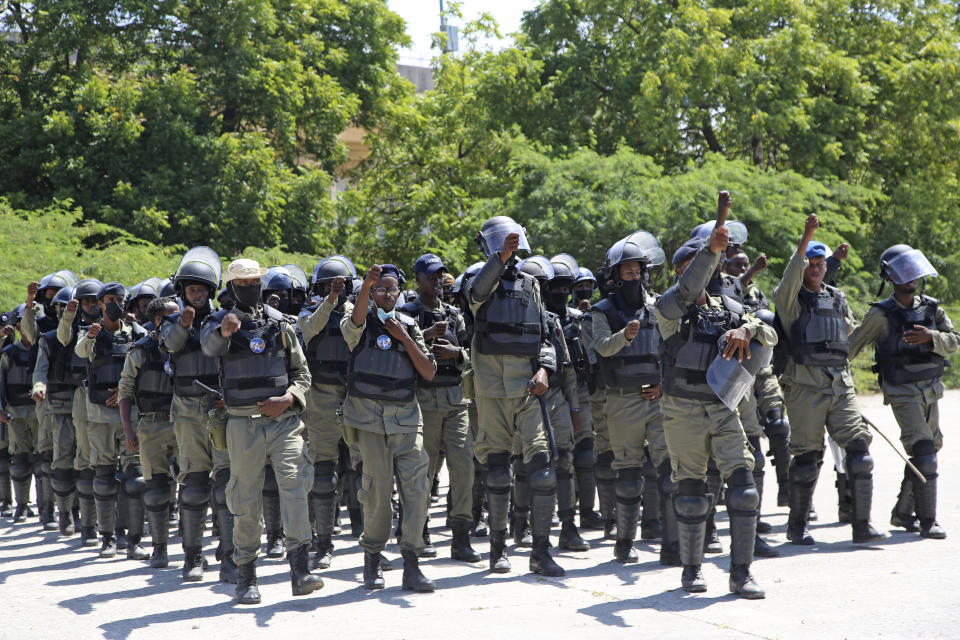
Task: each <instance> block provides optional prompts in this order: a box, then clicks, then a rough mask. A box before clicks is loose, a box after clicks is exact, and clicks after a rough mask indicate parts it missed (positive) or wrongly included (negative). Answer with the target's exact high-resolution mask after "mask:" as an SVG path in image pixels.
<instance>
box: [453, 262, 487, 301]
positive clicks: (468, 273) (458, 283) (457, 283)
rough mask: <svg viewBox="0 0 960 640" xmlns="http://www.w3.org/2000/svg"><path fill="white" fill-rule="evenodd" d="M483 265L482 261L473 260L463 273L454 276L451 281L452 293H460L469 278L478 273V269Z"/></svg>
mask: <svg viewBox="0 0 960 640" xmlns="http://www.w3.org/2000/svg"><path fill="white" fill-rule="evenodd" d="M483 265H484V263H483V262H474V263H473V264H472V265H470V266H469V267H467V268H466V269H465V270H464V272H463V273H461V274H460V275H458V276H457V277H456V279H455V280H454V281H453V293H454V295H457V294H458V293H461V292H462V291H463V290H464V289H465V288H466V286H467V283H468V282H469V281H470V278H472V277H473V276H475V275H477V274H478V273H480V269H483Z"/></svg>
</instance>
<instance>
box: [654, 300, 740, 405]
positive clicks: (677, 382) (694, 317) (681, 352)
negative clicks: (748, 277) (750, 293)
mask: <svg viewBox="0 0 960 640" xmlns="http://www.w3.org/2000/svg"><path fill="white" fill-rule="evenodd" d="M721 300H722V301H723V307H722V308H720V309H714V308H711V309H703V308H701V307H700V306H698V305H696V304H693V305H690V308H689V309H688V310H687V314H686V315H685V316H684V317H683V320H682V321H681V324H680V330H679V331H678V332H677V333H675V334H674V335H672V336H670V337H669V338H668V339H667V340H666V341H665V342H664V350H663V356H664V358H663V360H664V362H663V365H664V367H663V390H664V392H665V393H668V394H670V395H672V396H677V397H678V398H689V399H692V400H709V401H717V394H715V393H714V392H713V389H711V388H710V385H708V384H707V369H708V368H709V367H710V363H712V362H713V359H714V358H716V357H717V353H718V352H719V346H718V344H717V341H718V340H719V338H720V336H722V335H723V334H724V333H726V332H727V331H729V330H730V329H736V328H737V327H739V326H740V324H741V322H742V316H743V313H744V308H743V305H741V304H740V303H739V302H737V301H735V300H733V299H731V298H728V297H726V296H721Z"/></svg>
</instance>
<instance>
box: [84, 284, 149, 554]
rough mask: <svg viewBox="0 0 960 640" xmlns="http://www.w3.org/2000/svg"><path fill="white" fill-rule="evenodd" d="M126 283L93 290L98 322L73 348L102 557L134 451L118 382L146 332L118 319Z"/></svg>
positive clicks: (115, 531)
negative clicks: (82, 363) (83, 395)
mask: <svg viewBox="0 0 960 640" xmlns="http://www.w3.org/2000/svg"><path fill="white" fill-rule="evenodd" d="M126 294H127V292H126V289H125V288H124V286H123V285H122V284H120V283H119V282H108V283H106V284H104V285H103V286H102V287H101V288H100V291H99V292H98V293H97V304H98V305H99V307H100V311H101V319H100V322H95V323H93V324H92V325H90V326H89V327H88V328H87V330H86V331H85V332H83V333H81V334H80V337H79V338H78V339H77V345H76V347H74V352H75V353H76V354H77V355H78V356H80V357H81V358H87V359H88V360H89V365H88V367H87V386H88V391H87V436H88V439H89V441H90V463H91V465H92V466H93V467H94V468H95V473H96V477H95V478H94V481H93V495H94V498H95V500H96V507H97V526H98V528H99V530H100V536H101V547H100V557H101V558H112V557H113V556H115V555H116V553H117V546H118V544H117V538H118V537H119V535H120V533H121V528H120V527H119V525H118V523H117V518H116V515H117V514H116V508H117V496H118V494H119V492H120V481H119V480H118V478H117V462H118V460H119V462H120V469H121V470H122V471H124V473H125V472H126V470H127V469H131V470H132V469H135V468H136V466H137V456H136V454H135V453H134V452H131V451H129V450H128V449H127V448H126V439H125V438H124V437H123V426H122V423H121V419H120V412H119V410H118V408H117V407H118V405H119V397H118V391H117V390H118V385H119V382H120V372H121V371H122V370H123V364H124V361H125V360H126V357H127V352H128V351H130V349H131V347H133V345H134V343H135V342H136V341H137V340H139V339H140V338H143V337H144V336H146V333H147V332H146V331H145V330H144V329H143V328H142V327H141V326H140V325H137V324H129V323H127V322H125V321H124V320H123V313H124V312H123V299H124V298H125V297H126Z"/></svg>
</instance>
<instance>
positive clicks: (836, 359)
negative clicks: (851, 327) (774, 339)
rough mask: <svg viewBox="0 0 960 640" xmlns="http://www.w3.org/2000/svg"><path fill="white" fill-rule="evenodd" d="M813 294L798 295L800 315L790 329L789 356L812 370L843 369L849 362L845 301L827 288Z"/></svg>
mask: <svg viewBox="0 0 960 640" xmlns="http://www.w3.org/2000/svg"><path fill="white" fill-rule="evenodd" d="M823 286H824V290H823V291H820V292H819V293H813V292H811V291H807V290H806V289H804V288H801V289H800V291H799V292H798V293H797V300H798V301H799V302H800V316H799V317H798V318H797V321H796V322H794V323H793V325H792V326H791V327H790V336H789V340H788V341H789V343H790V355H791V356H793V359H794V361H795V362H796V363H797V364H802V365H807V366H811V367H845V366H847V364H848V363H849V360H848V354H849V353H850V345H849V342H848V337H847V321H846V317H847V299H846V296H844V295H843V292H842V291H840V290H839V289H836V288H834V287H831V286H829V285H823Z"/></svg>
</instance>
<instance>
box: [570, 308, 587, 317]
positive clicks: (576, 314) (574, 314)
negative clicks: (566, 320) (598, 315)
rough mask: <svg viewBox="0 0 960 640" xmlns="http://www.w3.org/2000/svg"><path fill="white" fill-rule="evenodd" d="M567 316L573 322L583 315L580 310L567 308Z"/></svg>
mask: <svg viewBox="0 0 960 640" xmlns="http://www.w3.org/2000/svg"><path fill="white" fill-rule="evenodd" d="M567 315H568V316H570V317H571V318H573V319H574V320H579V319H580V318H581V317H582V316H583V315H584V314H583V311H580V309H576V308H574V307H567Z"/></svg>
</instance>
